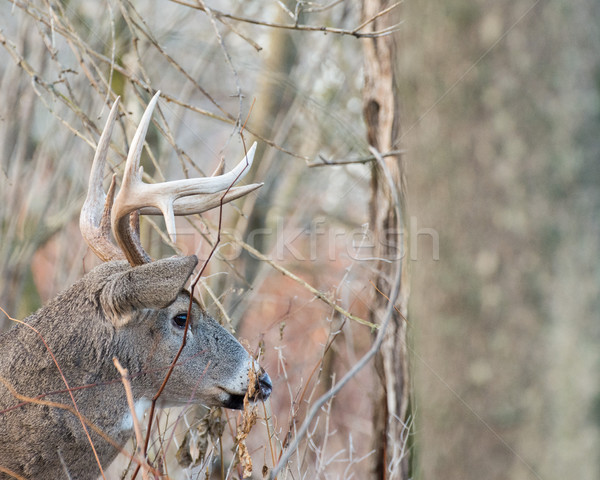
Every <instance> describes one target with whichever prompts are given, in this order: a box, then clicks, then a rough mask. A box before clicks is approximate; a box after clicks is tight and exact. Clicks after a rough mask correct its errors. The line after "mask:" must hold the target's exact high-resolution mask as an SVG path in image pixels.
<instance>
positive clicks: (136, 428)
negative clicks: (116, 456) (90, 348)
mask: <svg viewBox="0 0 600 480" xmlns="http://www.w3.org/2000/svg"><path fill="white" fill-rule="evenodd" d="M113 363H114V365H115V367H116V369H117V370H118V371H119V374H120V375H121V379H122V380H123V386H124V387H125V396H126V397H127V405H128V407H129V411H130V412H131V418H132V420H133V432H134V434H135V443H136V453H137V456H138V457H139V458H140V459H142V460H141V462H143V463H144V465H145V464H146V463H147V462H146V461H145V459H144V455H143V452H142V444H143V443H144V437H142V429H141V427H140V422H139V419H138V418H137V415H136V412H135V403H134V401H133V392H132V390H131V381H130V378H129V372H128V371H127V369H126V368H123V367H122V366H121V363H120V362H119V359H118V358H117V357H113ZM142 478H143V479H144V480H148V479H149V477H148V470H147V469H146V468H144V469H143V470H142Z"/></svg>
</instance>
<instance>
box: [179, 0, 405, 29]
mask: <svg viewBox="0 0 600 480" xmlns="http://www.w3.org/2000/svg"><path fill="white" fill-rule="evenodd" d="M171 2H173V3H177V4H179V5H183V6H185V7H189V8H193V9H196V10H200V11H204V9H203V8H202V7H201V6H200V5H194V4H191V3H187V2H184V1H183V0H171ZM212 11H213V13H214V14H215V15H216V16H217V18H218V17H224V18H229V19H231V20H236V21H238V22H245V23H250V24H252V25H259V26H262V27H270V28H282V29H285V30H297V31H304V32H322V33H333V34H337V35H349V36H352V37H356V38H377V37H383V36H386V35H390V34H391V33H393V32H395V31H397V30H398V29H399V28H400V25H401V23H397V24H395V25H392V26H391V27H388V28H385V29H383V30H380V31H376V32H358V31H355V30H356V29H354V30H347V29H344V28H334V27H325V26H313V25H302V24H295V23H275V22H268V21H266V20H257V19H255V18H248V17H240V16H238V15H233V14H231V13H225V12H221V11H218V10H215V9H212Z"/></svg>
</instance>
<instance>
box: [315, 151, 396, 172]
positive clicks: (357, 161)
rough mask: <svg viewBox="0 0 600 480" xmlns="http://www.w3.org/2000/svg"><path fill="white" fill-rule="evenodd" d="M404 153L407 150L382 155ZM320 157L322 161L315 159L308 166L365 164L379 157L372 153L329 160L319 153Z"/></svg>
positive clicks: (391, 155)
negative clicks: (365, 155)
mask: <svg viewBox="0 0 600 480" xmlns="http://www.w3.org/2000/svg"><path fill="white" fill-rule="evenodd" d="M403 153H406V150H391V151H389V152H386V153H382V154H381V157H382V158H385V157H394V156H396V155H402V154H403ZM319 158H320V160H321V163H319V162H316V161H315V162H314V163H309V164H308V165H307V167H308V168H314V167H334V166H339V165H354V164H364V163H369V162H372V161H373V160H377V158H376V157H375V156H374V155H371V156H369V157H362V158H354V159H351V160H328V159H327V158H325V157H323V156H322V155H319Z"/></svg>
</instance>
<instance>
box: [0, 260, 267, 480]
mask: <svg viewBox="0 0 600 480" xmlns="http://www.w3.org/2000/svg"><path fill="white" fill-rule="evenodd" d="M196 264H197V259H196V257H195V256H190V257H175V258H170V259H164V260H158V261H156V262H153V263H149V264H146V265H142V266H137V267H130V266H129V265H128V264H127V262H121V261H117V262H109V263H105V264H102V265H100V266H98V267H96V268H95V269H93V270H92V271H91V272H90V273H88V274H87V275H86V276H85V277H83V278H82V279H81V280H80V281H78V282H77V283H75V284H74V285H72V286H71V287H70V288H69V289H67V290H66V291H65V292H63V293H62V294H61V295H59V296H58V297H56V298H55V299H54V300H53V301H51V302H50V303H49V304H48V305H47V306H45V307H43V308H42V309H40V310H39V311H38V312H36V313H34V314H33V315H31V316H30V317H28V318H27V319H26V320H25V322H26V323H27V324H28V325H29V326H31V327H34V328H36V329H37V330H38V331H39V332H40V334H41V336H43V338H44V339H45V341H46V342H47V344H48V347H49V348H50V350H52V352H53V353H54V355H55V356H56V359H57V361H58V363H59V364H60V367H61V368H62V371H63V373H64V375H65V377H66V379H67V381H68V383H69V385H70V387H71V388H76V387H82V386H88V387H89V388H83V389H79V390H76V391H73V395H74V397H75V400H76V402H77V406H78V408H79V410H80V412H81V413H82V414H83V415H84V416H85V417H86V418H87V419H89V420H90V421H91V422H93V423H94V424H95V425H96V426H97V427H99V428H100V429H101V430H102V431H104V432H105V433H106V434H107V435H109V436H110V437H111V438H112V439H114V440H115V441H116V442H117V443H118V444H119V445H124V444H125V443H126V441H127V440H128V439H129V438H130V436H131V435H132V430H131V428H130V423H131V422H130V421H129V422H127V416H128V415H130V412H129V409H128V407H127V402H126V397H125V391H124V388H123V384H122V383H121V381H120V376H119V374H118V372H117V371H116V369H115V367H114V365H113V357H116V358H118V360H119V361H120V363H121V364H122V365H123V367H125V368H127V369H128V371H129V373H130V376H131V378H132V380H131V385H132V389H133V394H134V400H135V401H139V400H140V399H142V398H144V399H147V400H150V399H151V398H152V397H153V396H154V395H155V393H156V391H157V390H158V388H159V386H160V384H161V383H162V381H163V379H164V377H165V374H166V372H167V369H168V367H169V365H170V364H171V362H172V361H173V358H174V357H175V354H176V352H177V350H178V349H179V347H180V345H181V342H182V336H183V330H182V329H181V328H179V327H178V326H177V325H176V324H175V323H174V322H173V318H174V317H175V316H176V315H178V314H186V313H187V311H188V306H189V302H190V300H189V293H188V292H187V291H185V290H184V285H185V283H186V281H187V280H188V278H189V277H190V275H191V273H192V271H193V269H194V267H195V266H196ZM177 365H178V366H177V367H176V368H175V369H174V371H173V374H172V376H171V378H170V380H169V382H168V383H167V387H166V389H165V391H164V393H163V394H162V396H161V397H160V402H161V404H160V405H161V406H174V405H184V404H187V403H188V402H192V403H203V404H205V405H219V406H225V407H233V408H240V406H241V399H242V398H243V395H244V394H245V392H246V390H247V386H248V371H249V369H250V368H254V367H253V365H252V359H251V358H250V357H249V355H248V353H247V352H246V351H245V349H244V348H243V347H242V346H241V345H240V344H239V343H238V342H237V340H235V338H234V337H233V336H232V335H231V334H230V333H229V332H227V331H226V330H225V329H224V328H223V327H221V326H220V325H219V324H218V323H217V322H216V321H215V320H213V319H212V318H211V317H210V316H209V315H207V314H206V313H205V312H204V311H203V309H202V308H201V307H200V306H199V305H198V303H196V302H195V301H194V302H192V321H191V324H190V331H189V333H188V338H187V345H186V346H185V348H184V350H183V353H182V356H181V357H180V359H179V362H178V364H177ZM0 376H1V377H2V379H3V380H4V381H6V382H8V383H9V384H10V385H11V386H12V387H13V388H14V389H15V390H16V391H17V392H18V393H19V394H20V395H24V396H27V397H32V398H35V397H38V396H42V397H41V398H42V399H43V400H46V401H51V402H57V403H60V404H64V405H69V406H71V407H72V406H73V404H72V401H71V399H70V397H69V395H68V394H67V393H66V392H64V390H65V384H64V382H63V380H62V378H61V376H60V375H59V372H58V370H57V367H56V365H55V364H54V362H53V360H52V358H51V356H50V354H49V352H48V350H47V348H46V347H45V346H44V344H43V342H42V340H41V338H40V336H39V335H38V334H37V333H35V332H34V331H33V330H31V329H30V328H28V327H27V326H26V325H20V324H17V325H15V326H14V327H13V328H12V329H11V330H9V331H8V332H6V333H4V334H3V335H2V336H1V337H0ZM259 378H260V381H259V382H258V385H257V386H258V387H259V393H258V396H259V397H263V398H266V397H267V396H268V395H269V393H270V387H271V385H270V381H269V379H268V376H267V375H266V374H264V375H261V376H259ZM57 392H58V393H57ZM20 403H22V402H20V401H19V400H17V399H16V398H15V397H14V396H13V395H12V394H11V393H10V391H9V390H8V389H7V388H6V387H5V386H4V385H3V384H2V383H0V467H2V468H4V469H8V470H10V471H12V472H15V473H17V474H19V475H21V476H24V477H25V478H30V479H42V478H43V479H60V478H73V479H93V478H97V477H98V475H99V473H100V470H99V468H98V466H97V464H96V461H95V459H94V456H93V453H92V449H91V446H90V443H89V441H88V439H87V437H86V435H85V433H84V430H83V428H82V425H81V422H80V420H79V419H78V418H77V417H76V416H75V415H73V413H71V412H70V411H68V410H65V409H60V408H53V407H49V406H45V405H39V404H32V403H25V404H23V405H21V406H19V407H17V408H11V407H14V406H16V405H18V404H20ZM90 431H91V430H90ZM92 439H93V442H94V445H95V447H96V450H97V452H98V455H99V457H100V461H101V464H102V466H103V467H107V466H108V465H109V464H110V463H111V461H112V460H113V459H114V458H115V457H116V455H117V454H118V452H117V450H116V449H115V448H114V447H113V446H111V445H110V444H109V443H107V442H106V441H104V440H103V439H102V438H101V437H99V436H98V435H97V434H94V433H92ZM0 471H1V469H0ZM0 478H1V479H4V478H12V477H10V476H8V475H6V474H2V473H0Z"/></svg>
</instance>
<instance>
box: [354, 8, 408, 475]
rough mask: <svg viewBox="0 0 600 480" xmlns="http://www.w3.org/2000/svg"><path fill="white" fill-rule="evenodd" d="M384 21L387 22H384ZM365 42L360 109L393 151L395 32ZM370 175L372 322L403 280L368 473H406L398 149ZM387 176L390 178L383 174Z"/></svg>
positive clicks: (382, 360)
mask: <svg viewBox="0 0 600 480" xmlns="http://www.w3.org/2000/svg"><path fill="white" fill-rule="evenodd" d="M386 6H387V5H385V2H384V1H383V0H363V19H365V20H366V19H369V18H372V17H374V16H375V15H376V14H377V13H378V12H380V11H382V10H383V9H385V8H386ZM390 20H393V15H392V16H391V17H390V16H388V15H386V16H382V17H380V18H378V19H376V20H375V21H374V22H372V23H371V25H370V28H371V29H372V31H375V30H381V29H382V28H385V27H387V26H389V23H388V22H390ZM384 22H386V24H383V23H384ZM363 42H364V45H363V48H364V58H365V60H364V75H365V84H364V92H363V114H364V118H365V123H366V126H367V137H368V142H369V145H370V146H371V147H373V148H374V149H375V150H376V151H378V152H379V153H381V154H387V153H388V152H391V151H394V150H398V142H399V131H400V116H399V105H398V100H397V97H396V95H395V94H396V89H395V74H394V66H395V65H394V60H395V51H396V45H395V42H394V36H393V35H389V36H384V37H378V38H367V39H364V40H363ZM372 165H373V167H372V176H371V206H370V207H371V208H370V217H371V218H370V224H371V231H372V234H373V244H374V245H375V252H374V253H375V257H376V258H378V259H380V260H378V263H377V266H376V274H375V278H374V279H373V283H374V284H375V285H376V287H377V290H378V291H377V292H376V293H375V294H374V297H373V301H372V302H371V305H372V308H371V312H370V316H371V321H372V322H373V323H381V321H382V319H383V318H384V312H385V310H386V307H387V306H388V298H391V297H393V295H392V293H393V292H391V291H390V290H391V288H392V286H393V284H394V282H393V277H394V276H395V274H396V272H397V271H398V268H401V269H402V282H401V288H400V292H399V295H398V297H397V298H398V302H397V304H396V306H397V310H395V311H394V312H393V315H392V318H391V319H390V323H389V324H388V327H387V330H386V333H385V338H384V341H383V343H382V346H381V349H380V351H379V353H378V355H377V357H376V361H375V369H376V371H377V376H378V378H379V380H380V383H378V385H377V387H376V390H375V395H374V399H373V401H374V405H373V407H374V408H373V411H374V414H373V448H374V450H375V454H374V457H373V458H374V464H373V477H374V478H381V479H408V478H410V476H411V475H410V462H409V453H410V452H409V446H410V441H409V433H410V430H411V429H410V420H411V418H412V417H411V414H410V379H409V365H408V350H407V345H406V341H407V338H406V337H407V331H406V321H405V317H406V313H407V300H408V292H409V286H408V272H407V255H406V247H407V238H406V235H405V225H404V220H403V218H398V215H397V213H396V212H397V208H396V202H395V200H394V195H393V191H392V188H391V185H390V183H391V184H392V185H393V186H394V187H395V189H396V190H397V193H398V194H397V198H398V197H399V199H400V203H401V205H400V209H401V212H403V211H404V208H403V206H404V201H403V199H404V195H405V187H404V185H405V184H404V171H403V166H402V159H401V158H400V156H399V155H391V156H384V157H383V158H380V159H379V160H378V161H374V162H373V164H372ZM386 177H391V178H386Z"/></svg>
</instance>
